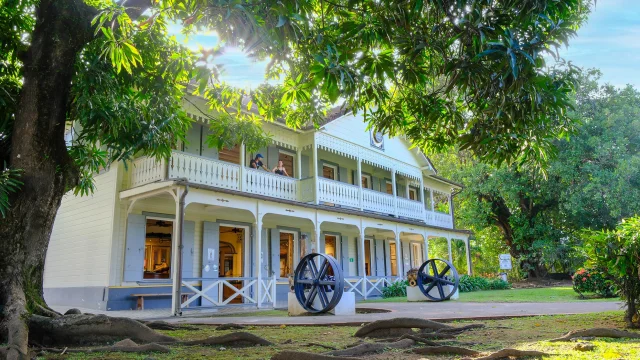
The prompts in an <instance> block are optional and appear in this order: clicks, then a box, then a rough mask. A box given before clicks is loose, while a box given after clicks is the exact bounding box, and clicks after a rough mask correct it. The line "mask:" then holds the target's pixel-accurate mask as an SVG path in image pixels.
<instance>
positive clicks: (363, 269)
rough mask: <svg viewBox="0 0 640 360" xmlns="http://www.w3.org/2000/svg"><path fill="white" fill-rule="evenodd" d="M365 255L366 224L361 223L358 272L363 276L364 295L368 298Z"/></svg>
mask: <svg viewBox="0 0 640 360" xmlns="http://www.w3.org/2000/svg"><path fill="white" fill-rule="evenodd" d="M365 259H366V257H365V255H364V226H362V223H361V225H360V236H359V237H358V268H359V269H358V273H359V274H360V276H362V285H361V286H362V296H363V297H364V299H365V300H366V299H367V280H366V279H367V268H366V266H365Z"/></svg>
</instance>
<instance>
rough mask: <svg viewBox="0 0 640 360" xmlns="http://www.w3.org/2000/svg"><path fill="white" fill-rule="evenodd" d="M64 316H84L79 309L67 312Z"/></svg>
mask: <svg viewBox="0 0 640 360" xmlns="http://www.w3.org/2000/svg"><path fill="white" fill-rule="evenodd" d="M64 314H65V315H80V314H82V311H80V310H79V309H76V308H73V309H69V310H67V312H65V313H64Z"/></svg>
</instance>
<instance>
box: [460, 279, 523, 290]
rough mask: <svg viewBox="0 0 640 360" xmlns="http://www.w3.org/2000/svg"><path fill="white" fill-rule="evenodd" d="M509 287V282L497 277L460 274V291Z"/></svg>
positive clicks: (504, 288)
mask: <svg viewBox="0 0 640 360" xmlns="http://www.w3.org/2000/svg"><path fill="white" fill-rule="evenodd" d="M506 289H511V284H509V283H508V282H506V281H504V280H502V279H499V278H484V277H481V276H469V275H462V276H460V285H459V290H460V292H471V291H479V290H506Z"/></svg>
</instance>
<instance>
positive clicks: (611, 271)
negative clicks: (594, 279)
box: [584, 217, 640, 327]
mask: <svg viewBox="0 0 640 360" xmlns="http://www.w3.org/2000/svg"><path fill="white" fill-rule="evenodd" d="M584 235H585V249H586V252H587V255H588V256H589V263H590V264H591V265H593V266H595V267H596V268H599V269H603V271H604V273H605V277H606V278H607V280H610V281H612V282H613V283H615V284H616V286H617V287H618V289H620V295H621V296H622V298H623V299H625V301H626V306H627V311H626V314H625V320H626V321H627V323H628V324H629V325H631V326H635V327H638V326H640V267H639V266H638V263H639V260H640V217H632V218H629V219H625V220H623V221H622V222H620V224H618V226H617V227H616V228H615V229H614V230H602V231H588V232H586V233H585V234H584Z"/></svg>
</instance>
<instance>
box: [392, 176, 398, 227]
mask: <svg viewBox="0 0 640 360" xmlns="http://www.w3.org/2000/svg"><path fill="white" fill-rule="evenodd" d="M391 187H392V189H391V190H393V215H394V216H395V217H398V198H397V196H398V194H397V191H396V169H391Z"/></svg>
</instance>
